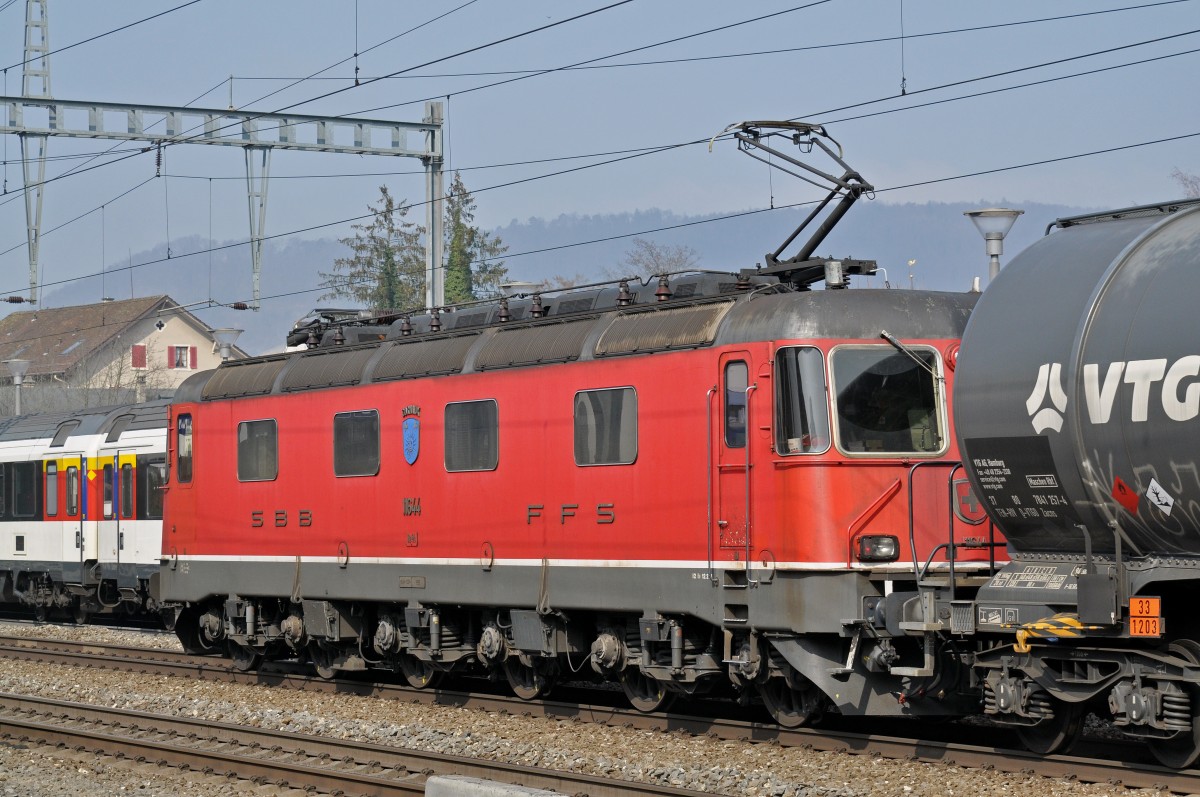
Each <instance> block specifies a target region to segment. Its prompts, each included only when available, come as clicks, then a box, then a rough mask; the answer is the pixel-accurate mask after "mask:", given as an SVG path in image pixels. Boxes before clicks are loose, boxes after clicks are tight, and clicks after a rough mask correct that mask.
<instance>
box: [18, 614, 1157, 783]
mask: <svg viewBox="0 0 1200 797" xmlns="http://www.w3.org/2000/svg"><path fill="white" fill-rule="evenodd" d="M0 634H6V635H10V636H11V635H22V636H30V637H49V638H58V639H71V640H77V641H87V642H97V643H99V642H105V643H109V644H125V645H140V646H145V647H149V646H154V647H162V648H167V649H175V650H178V649H179V646H178V643H177V642H175V640H174V638H173V637H171V636H169V635H162V634H147V633H139V632H123V631H114V630H111V629H106V628H100V627H96V626H87V627H82V628H80V627H69V626H41V625H26V624H12V623H0ZM0 691H2V692H9V693H15V694H29V695H38V696H42V697H48V698H55V699H59V700H71V701H77V702H80V703H88V704H93V705H104V706H110V707H115V708H124V709H131V710H136V711H146V712H153V713H158V714H165V715H170V716H184V717H202V718H206V719H209V720H212V721H214V722H225V723H234V724H245V725H252V726H256V727H262V728H271V729H276V730H282V731H288V732H292V733H299V734H312V735H321V736H328V737H333V738H339V739H354V740H361V741H368V742H373V743H376V744H384V745H392V746H398V747H411V748H416V749H421V750H427V751H433V752H441V753H445V754H447V755H454V756H468V757H475V758H484V759H492V760H499V761H505V762H508V763H514V764H524V765H529V766H538V767H548V768H554V769H561V770H569V771H573V772H582V773H587V774H591V775H599V776H605V777H609V778H614V779H626V780H640V781H650V782H657V783H664V784H669V785H672V786H677V787H681V788H688V789H697V790H703V791H707V792H711V793H714V794H730V795H771V796H772V797H774V796H776V795H778V796H780V797H782V796H783V795H796V796H797V797H857V796H858V795H864V796H865V795H893V794H894V795H903V797H921V796H923V795H945V796H948V797H955V796H956V795H962V796H963V797H977V796H978V795H1020V797H1049V796H1050V795H1055V796H1061V797H1075V796H1076V795H1079V796H1082V795H1110V794H1111V795H1117V794H1120V795H1126V796H1128V797H1150V795H1157V794H1159V792H1156V791H1151V790H1132V789H1125V788H1122V787H1119V786H1113V785H1108V784H1081V783H1077V782H1074V781H1070V780H1059V779H1050V778H1041V777H1036V776H1030V775H1021V774H1012V773H1002V772H995V771H985V770H972V769H963V768H960V767H955V766H949V765H943V764H923V763H916V762H910V761H893V760H890V759H884V758H879V757H872V756H865V755H851V754H842V753H825V752H817V751H812V750H803V749H799V748H780V747H778V746H776V745H770V744H752V743H748V742H736V741H721V740H718V739H712V738H707V737H692V736H688V735H682V734H678V733H662V732H657V731H631V730H628V729H621V728H609V727H604V726H600V725H593V724H587V723H580V722H572V721H566V720H556V719H545V718H538V717H525V716H515V715H511V714H497V713H491V712H483V711H478V710H473V709H461V708H454V707H446V706H429V705H424V704H419V703H405V702H399V701H395V700H380V699H376V698H366V697H358V696H353V695H331V694H323V693H303V692H297V691H294V690H290V689H273V688H270V687H266V686H258V685H245V684H230V683H216V682H209V681H195V680H184V679H179V678H167V677H164V676H153V675H139V676H136V677H131V676H130V675H129V674H127V673H119V672H113V671H104V670H91V669H82V668H77V667H69V666H57V665H45V664H35V663H29V662H20V661H12V660H6V661H4V663H3V665H0ZM74 755H76V754H74V753H70V754H66V753H63V752H62V751H58V750H51V749H47V748H35V747H33V746H29V745H19V744H16V743H9V744H5V743H3V742H0V769H2V772H0V796H2V797H7V796H8V795H21V797H58V795H67V794H72V795H73V794H81V793H104V794H124V793H136V794H142V795H154V796H155V797H157V796H158V795H164V797H166V795H171V797H176V796H177V795H179V794H187V795H189V796H191V795H196V796H197V797H208V795H209V794H213V795H216V794H230V793H233V792H234V791H237V792H238V793H262V794H275V793H279V791H278V790H277V789H274V790H272V789H271V788H270V787H262V788H264V789H266V790H265V791H257V792H256V791H255V790H253V789H252V788H251V787H250V786H249V785H248V784H245V783H241V784H239V785H237V788H236V789H231V784H228V783H226V782H224V781H223V780H221V779H218V778H211V777H209V778H205V777H204V776H200V775H198V774H192V773H186V774H189V775H190V777H188V778H185V777H184V774H185V773H180V772H179V771H178V770H171V769H159V768H156V767H147V766H144V765H142V766H139V765H135V764H132V763H124V762H117V761H113V760H111V759H104V760H102V761H76V760H72V759H71V756H74ZM83 783H87V784H90V787H89V788H86V789H84V788H78V786H79V785H80V784H83ZM184 783H186V784H187V785H186V786H184V785H183V784H184ZM210 790H211V791H210Z"/></svg>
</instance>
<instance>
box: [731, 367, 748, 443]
mask: <svg viewBox="0 0 1200 797" xmlns="http://www.w3.org/2000/svg"><path fill="white" fill-rule="evenodd" d="M749 380H750V369H749V368H747V367H746V363H744V362H743V361H741V360H737V361H735V362H731V363H728V364H727V365H726V366H725V445H727V446H729V447H730V448H745V447H746V385H748V384H749Z"/></svg>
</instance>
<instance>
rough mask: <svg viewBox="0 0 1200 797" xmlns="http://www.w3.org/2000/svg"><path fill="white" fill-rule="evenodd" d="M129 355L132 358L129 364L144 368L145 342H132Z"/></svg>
mask: <svg viewBox="0 0 1200 797" xmlns="http://www.w3.org/2000/svg"><path fill="white" fill-rule="evenodd" d="M130 357H131V358H132V359H131V364H132V365H133V367H134V368H145V367H146V344H145V343H135V344H133V349H132V350H131V353H130Z"/></svg>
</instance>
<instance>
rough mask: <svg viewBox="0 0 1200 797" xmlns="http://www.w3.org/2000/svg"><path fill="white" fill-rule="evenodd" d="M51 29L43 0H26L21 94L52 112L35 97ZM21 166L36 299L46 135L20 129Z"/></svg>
mask: <svg viewBox="0 0 1200 797" xmlns="http://www.w3.org/2000/svg"><path fill="white" fill-rule="evenodd" d="M49 35H50V29H49V27H48V26H47V20H46V0H25V63H24V65H23V67H22V70H21V97H22V98H23V99H24V100H26V103H25V104H26V105H27V106H28V107H30V108H46V109H47V110H49V111H50V123H49V124H48V125H47V126H48V127H53V126H54V112H53V110H52V109H51V108H50V106H49V105H46V104H44V103H43V104H39V103H38V102H37V100H39V99H40V100H49V99H50V58H49V56H48V55H47V54H48V53H49V52H50V40H49ZM18 135H20V138H21V169H22V173H23V174H24V177H25V235H26V241H27V242H28V248H29V301H30V302H37V299H38V295H37V294H38V283H39V280H38V247H39V246H40V245H41V242H42V193H43V190H44V187H45V181H46V144H47V141H48V140H47V137H46V136H45V135H43V134H38V133H20V134H18Z"/></svg>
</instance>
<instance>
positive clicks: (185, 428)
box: [175, 414, 192, 484]
mask: <svg viewBox="0 0 1200 797" xmlns="http://www.w3.org/2000/svg"><path fill="white" fill-rule="evenodd" d="M175 464H176V465H177V468H176V469H177V470H178V471H179V483H180V484H187V483H188V482H190V481H191V480H192V416H191V415H188V414H184V415H180V416H179V417H178V418H176V419H175Z"/></svg>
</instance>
